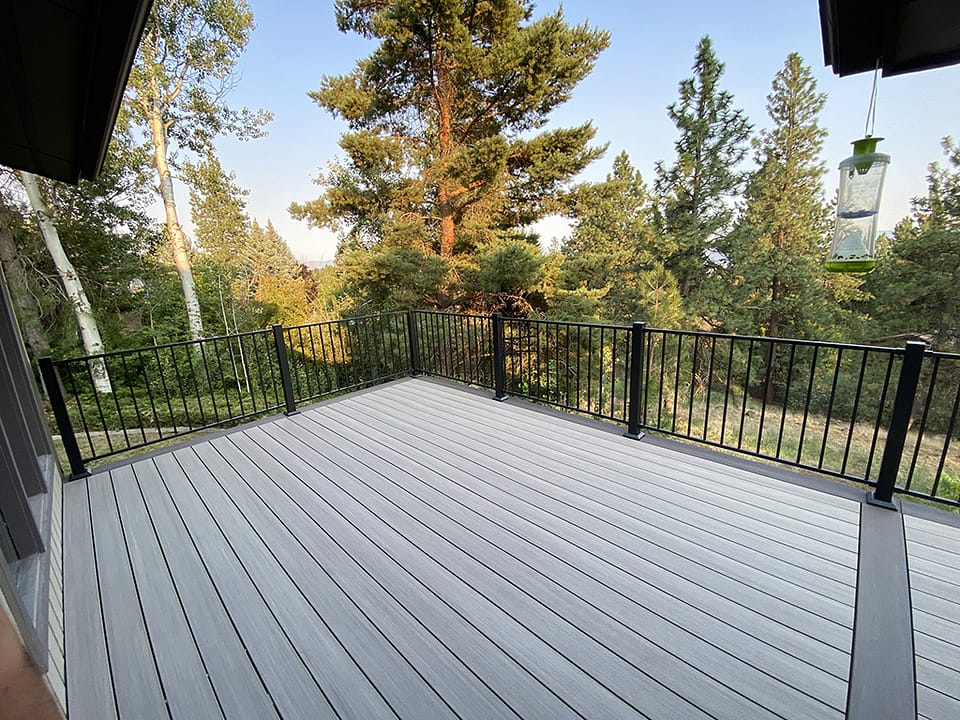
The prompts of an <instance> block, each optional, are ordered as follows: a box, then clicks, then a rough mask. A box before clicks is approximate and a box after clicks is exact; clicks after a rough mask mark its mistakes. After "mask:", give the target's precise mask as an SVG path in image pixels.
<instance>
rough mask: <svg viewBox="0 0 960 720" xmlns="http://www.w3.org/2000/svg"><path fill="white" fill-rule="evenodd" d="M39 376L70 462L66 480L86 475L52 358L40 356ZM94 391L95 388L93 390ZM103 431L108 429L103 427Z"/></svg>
mask: <svg viewBox="0 0 960 720" xmlns="http://www.w3.org/2000/svg"><path fill="white" fill-rule="evenodd" d="M39 365H40V377H41V378H43V384H44V387H46V389H47V398H48V399H49V400H50V406H51V407H52V408H53V417H54V419H55V420H56V422H57V430H58V431H59V433H60V441H61V442H62V443H63V449H64V450H65V451H66V453H67V460H68V461H69V463H70V474H69V475H68V476H67V478H66V479H67V480H76V479H77V478H82V477H86V476H87V475H89V474H90V471H89V470H87V467H86V465H84V464H83V456H82V455H81V454H80V446H79V445H77V436H76V434H75V433H74V432H73V423H72V422H71V420H70V411H69V410H67V402H66V400H64V399H63V386H62V385H61V384H60V375H59V374H58V373H57V368H56V367H55V366H54V364H53V360H51V359H50V358H48V357H42V358H40V361H39ZM94 392H96V390H94ZM104 431H105V432H109V430H106V429H104Z"/></svg>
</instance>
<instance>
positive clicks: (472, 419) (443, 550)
mask: <svg viewBox="0 0 960 720" xmlns="http://www.w3.org/2000/svg"><path fill="white" fill-rule="evenodd" d="M740 465H741V466H735V465H731V464H729V463H724V462H717V461H715V460H711V459H709V458H705V457H698V456H697V455H696V454H691V453H686V452H683V451H680V450H677V449H672V448H669V447H662V446H660V445H659V444H657V443H652V442H643V441H641V442H634V441H629V440H626V439H624V438H622V437H620V436H619V431H617V430H616V429H614V428H604V427H601V426H600V425H599V424H592V423H582V422H577V421H575V420H572V419H569V418H565V417H560V416H559V414H550V413H543V412H535V411H533V410H531V409H530V407H529V406H528V405H527V404H526V403H524V402H522V401H516V402H507V403H494V402H490V401H489V400H488V399H486V398H484V397H482V396H480V395H478V394H477V393H474V392H468V391H464V390H462V389H459V388H456V387H454V386H452V385H449V384H443V383H440V382H436V381H426V380H406V381H399V382H395V383H391V384H388V385H383V386H379V387H377V388H374V389H371V390H369V391H365V392H360V393H355V394H352V395H348V396H345V397H342V398H338V399H337V400H335V401H332V402H329V403H326V404H323V405H321V406H317V407H314V408H311V409H306V410H304V411H303V412H302V413H300V414H297V415H293V416H291V417H280V418H272V419H270V420H269V421H266V422H261V423H257V424H254V425H249V426H245V427H242V428H237V429H235V430H232V431H230V432H227V433H224V434H221V435H219V436H217V437H214V438H204V439H202V440H200V441H197V442H194V443H192V444H189V445H185V446H182V447H180V448H179V449H175V450H167V451H161V452H158V453H156V454H153V455H151V456H146V457H144V458H143V459H139V460H137V461H135V462H132V463H131V464H127V465H121V466H117V467H114V468H113V469H110V470H104V471H101V472H98V473H97V474H95V475H93V476H92V477H90V478H88V479H85V480H79V481H75V482H72V483H69V484H68V485H67V486H65V488H64V523H65V525H64V547H65V567H64V575H65V577H64V587H65V589H66V597H65V606H66V609H67V616H66V621H65V622H66V653H67V666H66V669H67V691H68V702H69V714H70V718H71V719H72V720H87V719H88V718H98V719H99V718H108V717H120V718H137V719H141V718H143V719H147V718H174V719H178V718H207V717H225V718H229V719H230V720H233V719H234V718H257V719H259V718H271V717H273V718H277V717H282V718H311V719H312V718H323V717H331V718H334V717H335V718H389V717H400V718H439V717H460V718H499V717H504V718H506V717H511V718H516V717H518V716H519V717H523V718H551V719H552V718H564V717H570V718H575V717H581V718H600V717H602V718H620V717H648V718H664V717H676V718H708V717H714V718H721V717H729V718H761V717H762V718H767V717H783V718H831V717H834V718H841V717H844V715H845V710H846V703H847V695H848V676H849V674H850V666H851V657H850V652H851V644H852V641H853V628H854V621H855V608H856V606H857V582H858V577H857V572H858V550H859V544H860V521H861V503H860V502H858V501H857V500H856V499H853V496H852V494H851V493H840V494H831V493H826V492H821V491H819V490H816V489H812V488H809V487H802V486H800V485H797V484H791V483H787V482H783V481H782V480H777V479H773V478H771V477H768V476H766V475H765V471H766V468H765V467H764V466H762V465H753V466H752V469H746V468H745V467H743V466H742V465H743V464H742V463H740ZM844 495H846V496H844ZM905 525H906V530H907V548H908V551H909V555H910V582H911V592H912V598H913V617H914V638H915V647H916V653H917V659H916V674H917V688H918V693H917V703H918V709H919V713H920V715H921V716H925V717H929V718H933V719H939V718H944V720H946V718H955V717H960V699H958V698H960V673H958V672H957V671H956V670H955V668H957V667H960V625H958V623H960V612H958V611H960V605H958V603H957V597H958V592H960V555H958V554H957V549H958V547H960V546H958V544H957V543H958V540H960V529H957V528H956V527H953V526H950V525H949V524H942V523H937V522H934V521H931V520H925V519H919V518H914V517H906V518H905Z"/></svg>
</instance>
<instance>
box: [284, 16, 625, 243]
mask: <svg viewBox="0 0 960 720" xmlns="http://www.w3.org/2000/svg"><path fill="white" fill-rule="evenodd" d="M335 7H336V15H337V23H338V26H339V28H340V30H341V31H343V32H356V33H358V34H360V35H362V36H364V37H366V38H370V39H373V40H377V41H378V42H379V45H378V47H377V49H376V50H375V51H374V52H373V53H372V54H371V55H370V56H369V57H367V58H365V59H363V60H361V61H359V62H358V63H357V66H356V68H355V69H354V71H353V72H351V73H350V74H348V75H343V76H337V77H325V78H324V79H323V83H322V87H321V89H320V90H319V91H316V92H312V93H310V96H311V97H312V98H313V99H314V100H316V102H317V103H318V104H319V105H320V107H322V108H324V109H326V110H328V111H329V112H331V113H333V114H334V115H336V116H338V117H340V118H342V119H343V120H345V121H346V122H347V124H348V126H349V128H350V130H349V132H347V133H345V134H344V135H343V136H342V137H341V140H340V146H341V148H342V149H343V151H344V153H345V154H346V158H345V160H344V161H342V162H341V163H340V164H337V165H335V166H333V168H332V169H331V171H330V172H329V173H328V174H326V175H324V176H322V177H321V178H320V179H319V181H318V182H319V184H320V185H322V186H323V188H324V190H323V194H322V196H321V197H320V198H319V199H317V200H315V201H312V202H308V203H304V204H294V205H293V206H292V207H291V211H292V212H293V213H294V215H296V216H297V217H300V218H305V219H307V220H308V221H310V222H311V223H314V224H317V225H324V226H328V227H332V228H334V229H337V230H340V231H342V232H343V234H344V239H345V243H344V246H345V247H348V248H349V247H353V248H362V247H366V248H369V247H371V246H373V245H375V244H376V243H380V242H384V243H385V244H386V245H388V246H395V247H408V248H413V249H417V250H419V251H421V252H428V253H430V252H433V253H438V254H440V255H441V256H442V257H444V258H450V257H453V256H454V255H455V254H457V253H461V252H463V251H470V250H472V249H473V248H474V247H476V246H477V245H478V244H480V243H482V242H489V241H492V240H494V239H495V238H496V237H497V236H498V235H499V234H500V233H501V232H503V231H508V230H510V229H516V228H520V227H522V226H525V225H528V224H530V223H532V222H533V221H535V220H536V219H537V218H539V217H541V216H542V215H543V214H544V213H545V212H546V211H548V210H549V209H551V208H552V203H554V202H555V200H556V198H557V196H558V193H559V191H560V190H561V189H562V187H563V186H564V184H565V183H566V182H567V181H568V180H569V179H570V178H572V177H573V176H574V175H576V174H577V173H578V172H579V171H580V170H581V169H583V168H584V167H585V166H586V165H587V164H588V163H589V162H591V161H592V160H593V159H595V158H596V157H598V155H599V154H600V152H602V151H601V150H600V149H597V148H592V147H590V146H589V142H590V141H591V140H592V138H593V136H594V130H593V127H592V126H591V125H590V124H589V123H586V124H584V125H581V126H579V127H575V128H564V129H552V130H548V131H541V132H539V133H536V134H533V133H532V131H534V130H536V129H538V128H541V127H542V126H543V125H544V124H545V123H546V122H547V119H548V116H549V113H550V112H551V111H552V110H553V109H554V108H555V107H556V106H557V105H559V104H561V103H563V102H565V101H566V100H567V99H568V98H569V97H570V94H571V92H572V90H573V88H574V87H575V86H576V85H577V84H578V83H579V82H580V81H581V80H582V79H583V78H584V77H586V76H587V74H588V73H589V72H590V71H591V69H592V68H593V64H594V61H595V59H596V57H597V55H598V54H599V53H600V52H601V51H602V50H603V49H604V48H605V47H606V46H607V44H608V42H609V36H608V34H607V33H605V32H602V31H598V30H595V29H592V28H590V27H588V26H587V25H586V24H583V25H578V26H575V27H571V26H569V25H568V24H567V23H566V22H565V21H564V19H563V14H562V12H561V11H557V12H556V13H553V14H550V15H547V16H546V17H543V18H541V19H539V20H536V21H531V19H530V18H531V10H532V3H530V2H529V1H528V0H491V1H489V2H481V3H478V2H466V1H465V0H391V1H385V2H377V3H370V2H367V1H366V0H338V1H337V2H336V3H335Z"/></svg>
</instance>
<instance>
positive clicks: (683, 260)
mask: <svg viewBox="0 0 960 720" xmlns="http://www.w3.org/2000/svg"><path fill="white" fill-rule="evenodd" d="M723 70H724V65H723V63H722V62H720V61H719V60H718V59H717V56H716V53H715V52H714V50H713V43H712V42H711V41H710V37H709V36H704V37H703V38H702V39H701V40H700V43H699V44H698V45H697V53H696V57H695V58H694V63H693V73H694V76H693V77H692V78H687V79H685V80H683V81H681V82H680V98H679V100H678V101H677V102H675V103H673V104H672V105H670V106H669V107H668V108H667V113H668V115H669V116H670V119H671V120H672V121H673V123H674V124H675V125H676V126H677V130H678V131H679V132H680V137H679V138H678V139H677V141H676V143H675V147H676V151H677V157H676V160H675V161H674V162H673V164H672V165H669V166H667V165H665V164H664V163H658V164H657V182H656V189H657V194H658V208H657V210H658V212H657V223H658V228H659V230H660V232H661V233H662V234H663V235H664V236H665V237H666V238H668V239H669V240H670V242H671V243H672V244H673V245H675V246H676V250H675V251H674V252H673V253H672V254H671V256H670V257H669V258H668V260H667V262H666V266H667V269H669V270H670V271H672V272H673V274H674V275H675V276H676V278H677V281H678V283H679V285H680V291H681V293H682V295H683V298H684V300H685V301H686V302H687V303H688V306H689V311H690V313H691V314H693V315H695V316H696V315H699V314H700V302H701V301H700V293H701V291H702V285H703V283H704V281H705V279H706V277H707V270H706V266H707V262H708V251H709V250H711V249H712V247H713V245H714V243H715V242H716V240H717V238H718V237H722V236H723V235H724V234H725V232H726V231H727V229H729V227H730V224H731V221H732V220H733V217H734V211H733V207H732V203H731V201H732V200H733V199H735V197H736V196H737V194H738V193H739V192H740V190H741V189H742V186H743V181H744V173H743V171H742V170H741V168H740V162H741V161H742V160H743V159H744V157H745V156H746V153H747V144H746V142H747V139H748V138H749V136H750V123H749V122H748V121H747V118H746V116H745V115H744V114H743V112H742V111H741V110H739V109H737V108H735V107H734V105H733V96H732V95H731V94H730V93H729V92H727V91H726V90H721V89H720V77H721V75H722V74H723Z"/></svg>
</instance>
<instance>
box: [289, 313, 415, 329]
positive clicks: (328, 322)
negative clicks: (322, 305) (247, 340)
mask: <svg viewBox="0 0 960 720" xmlns="http://www.w3.org/2000/svg"><path fill="white" fill-rule="evenodd" d="M418 312H419V311H418ZM405 314H406V310H391V311H390V312H384V313H373V314H371V315H354V316H353V317H345V318H339V319H337V320H321V321H319V322H312V323H303V324H302V325H284V326H283V329H284V330H304V329H306V328H308V327H317V326H318V325H333V324H336V323H350V322H356V321H357V320H371V319H372V318H382V317H395V316H397V315H405Z"/></svg>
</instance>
